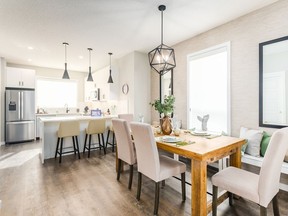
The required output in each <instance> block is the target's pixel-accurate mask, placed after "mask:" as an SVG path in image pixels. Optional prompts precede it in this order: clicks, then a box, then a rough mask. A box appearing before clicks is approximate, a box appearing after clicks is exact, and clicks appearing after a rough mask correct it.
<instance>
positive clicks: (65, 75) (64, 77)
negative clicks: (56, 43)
mask: <svg viewBox="0 0 288 216" xmlns="http://www.w3.org/2000/svg"><path fill="white" fill-rule="evenodd" d="M63 45H64V46H65V70H64V73H63V76H62V79H70V77H69V74H68V71H67V50H66V49H67V46H69V44H68V43H66V42H63Z"/></svg>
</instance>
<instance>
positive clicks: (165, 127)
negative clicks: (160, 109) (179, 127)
mask: <svg viewBox="0 0 288 216" xmlns="http://www.w3.org/2000/svg"><path fill="white" fill-rule="evenodd" d="M160 125H161V130H162V133H163V134H164V135H170V134H171V133H172V124H171V119H170V118H169V117H168V116H164V117H163V118H161V119H160Z"/></svg>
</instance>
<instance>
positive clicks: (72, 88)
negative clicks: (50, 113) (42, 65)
mask: <svg viewBox="0 0 288 216" xmlns="http://www.w3.org/2000/svg"><path fill="white" fill-rule="evenodd" d="M77 92H78V83H77V81H75V80H62V79H51V78H38V79H37V80H36V104H37V106H38V107H45V108H53V107H64V105H65V104H67V105H68V106H69V107H77V98H78V97H77Z"/></svg>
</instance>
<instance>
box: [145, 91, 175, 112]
mask: <svg viewBox="0 0 288 216" xmlns="http://www.w3.org/2000/svg"><path fill="white" fill-rule="evenodd" d="M174 102H175V97H174V96H173V95H169V96H165V98H164V102H163V103H161V101H160V99H158V100H155V101H154V103H150V104H151V105H152V107H154V108H155V110H156V111H158V112H159V113H160V114H162V113H163V114H164V116H168V114H171V113H172V112H173V110H174Z"/></svg>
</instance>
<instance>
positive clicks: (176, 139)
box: [162, 136, 181, 143]
mask: <svg viewBox="0 0 288 216" xmlns="http://www.w3.org/2000/svg"><path fill="white" fill-rule="evenodd" d="M162 141H163V142H167V143H176V142H180V141H181V139H180V138H179V137H173V136H164V137H162Z"/></svg>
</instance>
